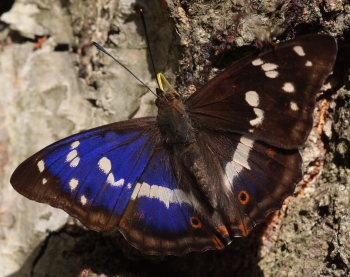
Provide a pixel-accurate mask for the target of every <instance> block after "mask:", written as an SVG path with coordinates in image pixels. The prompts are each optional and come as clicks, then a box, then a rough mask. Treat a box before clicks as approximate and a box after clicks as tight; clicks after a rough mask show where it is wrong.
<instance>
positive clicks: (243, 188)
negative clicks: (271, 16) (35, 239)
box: [11, 35, 337, 255]
mask: <svg viewBox="0 0 350 277" xmlns="http://www.w3.org/2000/svg"><path fill="white" fill-rule="evenodd" d="M336 53H337V44H336V41H335V40H334V39H333V38H332V37H330V36H327V35H307V36H303V37H299V38H296V39H294V40H289V41H287V42H284V43H280V44H279V45H278V46H277V47H275V48H272V49H269V50H267V51H265V52H262V53H260V54H259V55H255V56H252V57H246V58H243V59H241V60H239V61H238V62H236V63H234V64H233V65H231V66H229V67H228V68H226V69H225V70H224V71H223V72H222V73H220V74H218V75H217V76H216V77H215V78H213V79H212V80H210V81H209V82H208V83H207V84H206V85H204V86H203V87H202V88H201V89H199V90H198V91H196V92H195V93H193V94H192V95H190V96H189V97H188V98H184V97H183V96H181V95H178V94H176V93H175V92H172V91H167V90H162V89H157V98H156V105H157V107H158V114H157V116H156V117H145V118H138V119H131V120H127V121H122V122H116V123H112V124H108V125H105V126H100V127H97V128H95V129H91V130H87V131H83V132H81V133H78V134H75V135H72V136H70V137H68V138H65V139H62V140H60V141H58V142H55V143H53V144H51V145H50V146H48V147H46V148H44V149H43V150H41V151H39V152H38V153H36V154H34V155H33V156H31V157H30V158H28V159H27V160H25V161H24V162H23V163H22V164H20V165H19V167H18V168H17V169H16V170H15V172H14V173H13V175H12V177H11V184H12V186H13V187H14V188H15V190H17V191H18V192H19V193H21V194H23V195H24V196H26V197H27V198H29V199H32V200H35V201H37V202H42V203H48V204H50V205H51V206H53V207H57V208H61V209H63V210H65V211H66V212H67V213H69V214H70V215H71V216H73V217H76V218H78V219H79V220H80V221H81V222H82V223H83V224H84V225H85V226H87V227H88V228H90V229H94V230H100V231H103V230H111V229H114V228H116V229H118V230H119V231H120V232H121V233H122V234H123V235H124V236H125V238H126V239H127V240H128V241H129V242H130V243H131V245H133V246H134V247H136V248H137V249H139V250H140V251H141V252H143V253H145V254H159V255H165V254H174V255H182V254H185V253H188V252H190V251H200V250H202V251H203V250H208V249H222V248H224V247H225V246H226V245H228V244H229V243H231V242H232V240H233V238H234V237H240V236H247V235H248V233H249V232H250V231H251V230H252V229H253V227H254V226H255V225H256V224H258V223H259V222H262V221H264V219H265V218H266V216H267V215H268V214H269V213H271V212H272V211H274V210H276V209H279V208H280V207H281V205H282V202H283V200H284V199H285V198H286V197H287V196H289V195H290V194H292V193H293V191H294V188H295V185H296V183H297V182H298V181H299V180H300V179H301V177H302V172H301V164H302V159H301V156H300V154H299V151H298V147H300V146H301V145H302V144H303V143H304V142H305V140H306V139H307V136H308V134H309V132H310V129H311V127H312V122H313V118H312V114H313V110H314V106H315V96H316V93H317V92H318V90H319V89H320V88H321V86H322V84H323V82H324V81H325V79H326V77H327V76H328V75H329V74H330V72H331V71H332V67H333V64H334V62H335V58H336Z"/></svg>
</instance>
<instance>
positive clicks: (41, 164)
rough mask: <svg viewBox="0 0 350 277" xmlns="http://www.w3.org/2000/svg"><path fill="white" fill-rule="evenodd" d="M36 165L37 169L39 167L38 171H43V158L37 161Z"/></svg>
mask: <svg viewBox="0 0 350 277" xmlns="http://www.w3.org/2000/svg"><path fill="white" fill-rule="evenodd" d="M36 165H37V166H38V169H39V171H40V172H43V171H44V169H45V163H44V161H43V160H40V161H38V163H37V164H36Z"/></svg>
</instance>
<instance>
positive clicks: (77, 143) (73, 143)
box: [70, 140, 80, 149]
mask: <svg viewBox="0 0 350 277" xmlns="http://www.w3.org/2000/svg"><path fill="white" fill-rule="evenodd" d="M79 145H80V142H79V141H77V140H76V141H74V142H72V144H71V145H70V148H71V149H75V148H77V147H78V146H79Z"/></svg>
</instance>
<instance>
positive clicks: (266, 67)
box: [261, 63, 278, 71]
mask: <svg viewBox="0 0 350 277" xmlns="http://www.w3.org/2000/svg"><path fill="white" fill-rule="evenodd" d="M261 68H262V69H263V70H264V71H271V70H275V69H277V68H278V65H277V64H274V63H265V64H263V65H262V66H261Z"/></svg>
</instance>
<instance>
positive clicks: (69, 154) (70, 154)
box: [66, 150, 78, 162]
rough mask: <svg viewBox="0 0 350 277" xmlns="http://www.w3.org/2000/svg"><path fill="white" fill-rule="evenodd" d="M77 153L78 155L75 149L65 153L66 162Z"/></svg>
mask: <svg viewBox="0 0 350 277" xmlns="http://www.w3.org/2000/svg"><path fill="white" fill-rule="evenodd" d="M77 155H78V152H77V150H72V151H70V152H69V153H68V155H67V158H66V162H70V161H72V160H73V159H74V158H75V157H76V156H77Z"/></svg>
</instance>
